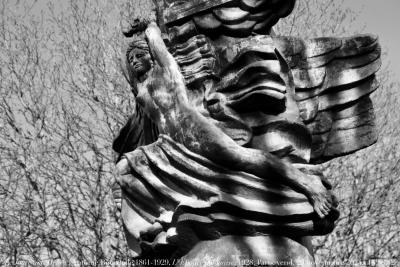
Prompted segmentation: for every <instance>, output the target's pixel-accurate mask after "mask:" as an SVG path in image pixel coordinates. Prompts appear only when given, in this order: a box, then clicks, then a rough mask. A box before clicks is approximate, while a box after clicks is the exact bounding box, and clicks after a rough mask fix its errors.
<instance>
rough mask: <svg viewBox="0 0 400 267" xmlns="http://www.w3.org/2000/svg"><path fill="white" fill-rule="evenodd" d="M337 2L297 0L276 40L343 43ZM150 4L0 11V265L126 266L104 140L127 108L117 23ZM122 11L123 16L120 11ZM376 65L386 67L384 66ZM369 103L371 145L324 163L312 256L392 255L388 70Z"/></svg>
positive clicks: (44, 2) (394, 225) (395, 144)
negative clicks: (327, 191) (323, 224)
mask: <svg viewBox="0 0 400 267" xmlns="http://www.w3.org/2000/svg"><path fill="white" fill-rule="evenodd" d="M341 3H342V1H333V0H322V1H321V0H318V1H317V0H304V1H298V3H297V6H296V9H295V10H294V12H293V14H292V15H290V16H289V17H288V18H287V19H284V20H282V22H281V23H280V24H279V25H278V26H277V27H276V28H275V31H276V32H277V34H282V35H295V36H296V35H297V36H301V37H303V38H310V37H314V36H326V35H335V36H337V35H340V36H347V35H351V34H354V33H356V32H357V31H361V29H353V32H349V31H348V25H349V24H351V23H352V21H354V20H355V19H356V18H357V14H355V13H353V12H351V11H349V10H346V9H343V8H341V6H342V5H341ZM151 8H152V4H151V1H150V0H140V1H136V0H135V1H129V0H126V1H116V0H115V1H106V0H91V1H74V0H69V1H67V2H64V1H59V2H57V3H54V2H52V1H48V0H36V1H35V0H30V1H12V0H5V1H2V2H1V3H0V12H1V15H0V27H1V31H0V36H1V37H0V42H1V44H0V77H1V78H0V96H1V100H0V126H1V127H0V150H1V151H0V166H1V168H0V214H1V215H0V262H1V263H3V264H8V265H17V263H18V262H19V261H21V260H36V261H39V260H47V259H51V260H56V259H59V260H63V261H67V260H70V261H75V260H76V261H80V263H81V265H84V262H85V261H86V262H87V263H88V264H87V265H89V266H96V265H100V264H101V260H105V259H107V260H118V259H127V258H128V257H129V251H128V249H127V247H126V245H125V240H124V237H123V234H122V233H123V231H122V229H121V227H120V225H119V223H118V214H116V212H115V206H114V203H113V197H112V192H111V188H112V185H113V182H114V175H113V168H114V158H113V155H112V152H111V151H112V149H111V143H112V139H113V137H114V136H115V135H116V133H117V132H118V130H119V129H120V128H121V127H122V125H123V124H124V123H125V122H126V120H127V119H128V117H129V115H130V112H131V110H133V109H134V107H135V103H134V100H133V97H132V96H131V93H130V88H129V85H128V84H127V82H126V81H125V80H124V78H123V75H122V74H121V72H120V68H119V64H120V62H119V58H120V57H121V55H123V54H124V52H123V49H124V46H125V43H124V42H126V41H125V40H124V37H123V36H122V34H121V33H120V26H119V21H118V20H119V17H120V16H121V14H120V13H123V14H122V15H123V16H132V15H141V16H149V15H150V12H149V10H151ZM122 11H123V12H122ZM383 61H384V62H385V61H387V59H386V58H383ZM380 80H381V83H382V87H381V88H380V89H379V91H378V92H376V93H375V94H374V96H373V98H374V101H375V103H376V113H377V117H378V119H377V121H378V123H377V125H378V128H379V129H380V133H381V134H380V139H379V141H378V143H377V144H376V145H375V146H373V147H371V148H368V149H366V150H364V151H360V152H357V153H355V154H354V155H350V156H347V157H344V158H340V159H335V160H333V161H331V162H329V163H327V164H326V167H327V171H326V176H327V177H329V178H330V179H331V181H332V182H333V183H334V187H335V188H336V190H337V192H338V197H339V200H340V202H341V206H340V210H341V212H342V217H341V219H340V222H339V225H338V226H337V227H336V230H335V231H334V232H333V234H331V235H329V236H327V237H322V238H319V239H318V240H316V242H315V245H316V253H317V255H318V257H319V259H324V260H348V259H353V260H357V259H369V258H376V257H379V258H390V257H398V255H399V251H398V247H399V236H400V235H399V225H400V224H399V219H400V218H399V215H398V214H399V210H398V205H397V203H398V201H399V194H398V193H397V192H398V190H399V181H398V179H397V178H398V177H399V168H400V166H399V160H398V159H399V152H398V151H399V149H398V148H399V141H398V140H397V139H398V138H396V137H397V136H398V135H399V129H398V128H397V127H396V126H397V125H398V123H399V118H400V116H399V114H398V112H399V111H398V110H396V108H395V106H396V103H398V102H399V99H398V98H399V93H398V92H397V91H396V88H397V86H398V83H397V82H395V81H394V80H393V78H392V77H391V74H390V72H389V71H388V69H387V66H384V67H383V68H382V71H381V75H380Z"/></svg>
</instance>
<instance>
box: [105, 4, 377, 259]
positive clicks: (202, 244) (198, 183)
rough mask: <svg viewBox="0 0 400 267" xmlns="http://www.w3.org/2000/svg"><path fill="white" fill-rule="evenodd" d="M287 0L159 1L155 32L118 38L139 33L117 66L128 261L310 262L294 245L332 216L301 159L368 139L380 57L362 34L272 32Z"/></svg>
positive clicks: (304, 248)
mask: <svg viewBox="0 0 400 267" xmlns="http://www.w3.org/2000/svg"><path fill="white" fill-rule="evenodd" d="M294 2H295V1H294V0H293V1H292V0H291V1H282V0H274V1H269V0H237V1H230V0H218V1H209V0H193V1H175V0H156V1H155V3H156V4H157V3H158V8H157V10H158V11H159V14H158V16H157V17H158V21H159V23H161V24H162V25H159V26H160V27H161V28H162V29H163V35H162V34H161V31H160V30H159V29H158V27H157V26H156V25H155V24H154V23H151V24H149V25H148V23H147V24H146V22H141V21H138V22H137V23H133V24H132V23H131V27H132V28H133V29H125V32H127V33H129V35H132V34H134V33H136V32H139V31H141V30H145V35H146V41H144V40H139V41H137V40H136V41H134V42H133V44H132V45H130V48H129V49H130V50H129V51H128V53H127V57H126V59H125V61H126V64H123V66H122V67H123V71H124V74H125V76H126V78H127V79H128V81H129V83H130V84H131V86H132V92H133V93H134V95H135V99H136V102H137V104H138V105H137V109H136V110H135V112H134V113H133V114H132V116H131V119H130V121H129V122H128V123H127V125H126V126H125V127H124V129H123V130H122V131H121V133H120V136H119V137H118V138H117V139H116V141H115V142H114V146H113V147H114V150H116V151H117V152H119V153H120V156H119V158H118V159H119V162H118V164H117V169H118V173H119V174H120V177H119V181H118V182H119V185H120V187H121V192H122V194H120V195H121V198H122V201H120V203H121V209H122V212H121V216H122V219H123V221H124V224H125V230H126V235H127V239H128V243H129V245H130V247H131V249H133V250H134V251H136V252H137V255H138V256H140V257H153V258H154V257H160V255H161V256H162V257H164V258H174V257H177V258H180V259H181V260H194V261H197V262H198V261H199V260H200V259H202V258H203V257H206V256H208V257H212V258H216V257H220V259H221V260H231V259H233V258H232V253H231V252H232V251H236V252H237V254H235V255H237V256H238V257H239V258H247V259H249V260H261V261H275V260H277V259H279V260H287V261H289V262H290V261H292V262H293V261H295V260H296V259H300V260H302V261H310V262H311V263H310V264H311V266H312V265H313V259H312V256H311V254H310V253H309V251H310V250H311V248H310V246H309V242H308V243H307V242H303V241H304V240H305V239H307V238H306V236H309V235H320V234H327V233H329V232H330V231H332V230H333V227H334V224H335V221H336V220H337V218H338V211H337V210H336V209H335V207H336V205H337V203H336V202H335V200H334V197H332V195H331V191H330V190H331V185H329V183H328V182H327V181H326V179H325V178H324V177H323V175H322V173H321V171H319V170H317V169H318V168H316V167H315V166H312V165H310V164H309V162H310V161H311V162H323V161H326V160H328V159H330V158H333V157H338V156H341V155H344V154H346V153H351V152H354V151H356V150H359V149H361V148H363V147H366V146H369V145H371V144H372V143H373V142H375V140H376V132H375V125H374V113H373V108H372V103H371V101H370V99H369V94H370V93H371V92H373V91H374V90H375V89H376V88H377V87H378V84H377V82H376V80H375V73H376V72H377V70H378V69H379V67H380V48H379V45H378V43H377V39H376V37H374V36H370V35H364V36H355V37H350V38H316V39H311V40H301V39H299V38H293V37H273V38H272V37H271V36H268V33H269V32H270V30H271V27H272V25H274V24H275V23H276V22H277V21H278V20H279V19H280V18H282V17H284V16H286V15H288V14H289V13H290V11H291V10H292V8H293V5H294ZM163 23H165V24H163ZM128 28H129V26H128ZM135 42H137V43H136V44H135ZM166 44H167V45H166ZM167 46H168V48H167ZM159 133H160V134H159ZM157 138H158V139H157ZM156 140H157V141H156ZM271 234H274V235H276V236H271ZM295 240H297V241H295ZM299 240H303V241H302V242H298V241H299ZM266 250H267V251H268V252H267V253H265V251H266ZM185 255H186V256H185ZM182 256H184V258H181V257H182ZM177 263H180V264H181V266H185V264H186V263H187V262H186V263H185V261H180V262H179V261H178V262H177ZM214 263H215V262H214ZM186 265H187V264H186ZM204 266H206V265H204ZM212 266H218V265H215V264H213V265H212ZM238 266H242V265H240V264H239V265H238ZM282 266H285V265H282ZM289 266H296V265H289ZM302 266H304V265H302Z"/></svg>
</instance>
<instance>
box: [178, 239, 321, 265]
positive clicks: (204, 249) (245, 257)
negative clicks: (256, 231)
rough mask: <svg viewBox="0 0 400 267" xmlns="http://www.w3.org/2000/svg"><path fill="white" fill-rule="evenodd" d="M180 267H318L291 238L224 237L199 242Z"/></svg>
mask: <svg viewBox="0 0 400 267" xmlns="http://www.w3.org/2000/svg"><path fill="white" fill-rule="evenodd" d="M177 262H178V264H177V266H180V267H189V266H193V265H196V264H198V265H199V266H210V267H219V266H282V267H284V266H287V267H289V266H304V267H305V266H306V267H312V266H315V264H314V260H313V257H312V256H311V254H310V252H309V251H308V250H307V248H305V246H304V244H300V243H298V242H296V241H293V240H292V239H289V238H285V237H281V236H257V237H240V236H224V237H221V238H220V239H218V240H213V241H200V242H199V243H198V244H196V246H195V247H194V248H193V249H192V250H191V252H189V253H188V254H187V255H186V256H185V257H183V258H182V259H180V260H178V261H177Z"/></svg>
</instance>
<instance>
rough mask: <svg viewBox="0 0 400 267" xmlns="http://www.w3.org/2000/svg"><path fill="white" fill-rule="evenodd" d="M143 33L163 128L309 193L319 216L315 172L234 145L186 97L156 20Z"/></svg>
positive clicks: (325, 203)
mask: <svg viewBox="0 0 400 267" xmlns="http://www.w3.org/2000/svg"><path fill="white" fill-rule="evenodd" d="M145 34H146V38H147V40H148V44H149V48H150V51H151V53H152V55H153V57H154V59H155V61H156V63H157V64H156V65H157V66H156V67H155V69H154V70H153V73H152V75H150V76H149V82H148V85H147V90H148V91H149V94H150V95H151V98H152V100H153V101H154V103H155V104H156V105H157V106H158V108H157V110H158V111H159V112H160V113H161V116H160V117H162V119H161V120H160V122H159V123H160V124H161V125H160V126H161V128H162V129H165V133H166V134H168V135H169V136H170V137H172V138H173V139H174V140H175V141H177V142H179V143H182V144H184V145H185V146H186V147H187V148H188V149H190V150H192V151H193V152H195V153H198V154H200V155H202V156H204V157H206V158H208V159H210V160H212V161H214V162H216V163H218V164H221V165H223V166H227V167H229V168H233V169H236V170H239V171H245V172H248V173H252V174H254V175H257V176H259V177H264V178H268V179H274V180H275V181H277V182H280V183H284V184H286V185H289V186H291V187H292V188H294V189H297V190H299V191H301V192H303V193H304V194H305V195H307V196H308V197H309V199H310V201H311V202H312V203H313V205H314V208H315V210H316V212H317V213H318V215H319V216H320V217H324V216H325V215H327V214H328V212H329V210H330V208H331V205H332V201H331V197H330V195H329V192H328V191H327V190H326V188H325V187H324V186H323V184H322V182H321V179H320V177H318V176H315V175H308V174H305V173H303V172H301V171H300V170H298V169H297V168H295V167H294V166H293V165H291V164H289V163H287V162H285V161H282V160H281V159H279V158H277V157H275V156H274V155H272V154H270V153H268V152H265V151H262V150H258V149H250V148H245V147H242V146H240V145H238V144H237V143H236V142H235V141H233V140H232V139H231V138H230V137H229V136H227V135H226V134H225V133H224V132H223V131H222V130H221V129H219V128H218V127H216V126H215V125H214V124H212V123H211V122H210V121H209V120H207V118H205V117H204V116H202V115H201V114H200V112H198V111H197V110H196V109H194V108H193V107H192V106H191V105H190V103H189V101H188V99H187V95H186V90H187V88H186V86H185V82H184V79H183V77H182V74H181V73H180V69H179V66H178V64H177V62H176V61H175V59H174V58H173V56H172V55H171V54H170V53H169V52H168V50H167V47H166V46H165V44H164V42H163V40H162V38H161V32H160V30H159V29H158V27H157V25H156V24H155V23H151V24H150V25H149V26H148V27H147V29H146V31H145Z"/></svg>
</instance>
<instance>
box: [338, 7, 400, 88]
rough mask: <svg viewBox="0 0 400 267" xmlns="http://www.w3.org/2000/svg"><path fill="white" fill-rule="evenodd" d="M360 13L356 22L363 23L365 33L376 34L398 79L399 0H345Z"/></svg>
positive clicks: (399, 60)
mask: <svg viewBox="0 0 400 267" xmlns="http://www.w3.org/2000/svg"><path fill="white" fill-rule="evenodd" d="M345 4H346V5H348V6H349V7H350V8H352V9H353V10H355V11H360V10H361V14H360V15H359V17H358V18H357V21H356V23H360V24H365V25H366V28H365V33H373V34H377V35H378V36H379V39H380V43H381V46H382V47H383V48H384V49H386V51H387V52H388V59H389V60H390V66H391V69H392V70H393V71H394V72H395V74H396V75H397V80H399V81H400V15H399V11H400V0H345Z"/></svg>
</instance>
